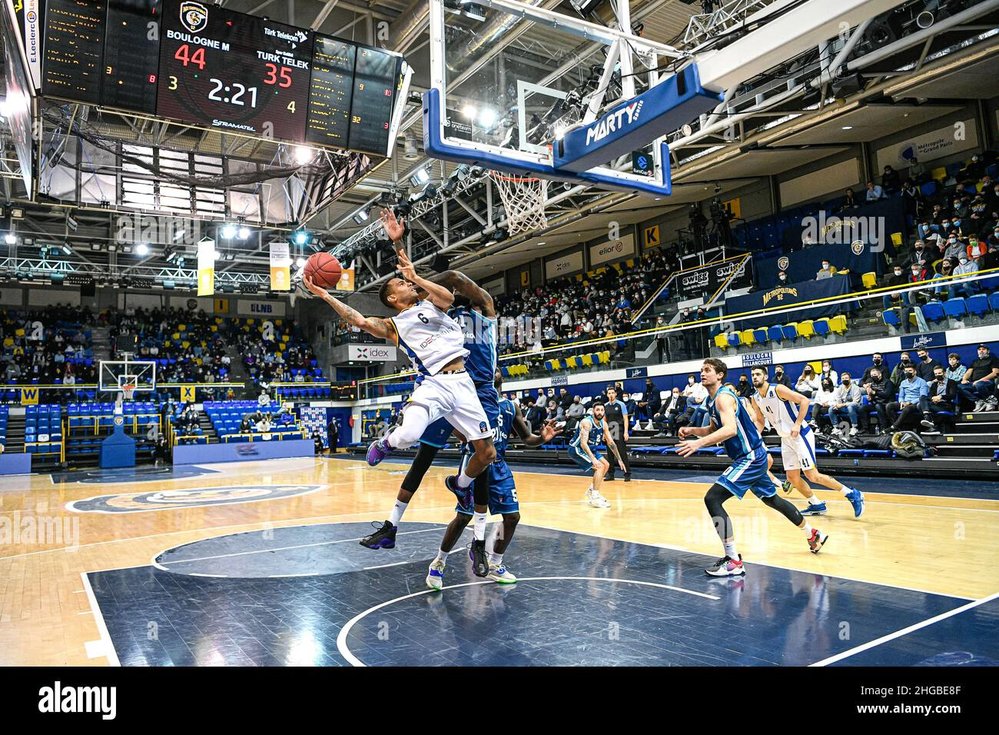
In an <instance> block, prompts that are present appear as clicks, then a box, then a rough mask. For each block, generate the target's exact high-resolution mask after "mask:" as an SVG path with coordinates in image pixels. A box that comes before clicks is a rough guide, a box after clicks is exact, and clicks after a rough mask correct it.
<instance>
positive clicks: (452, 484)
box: [444, 475, 472, 508]
mask: <svg viewBox="0 0 999 735" xmlns="http://www.w3.org/2000/svg"><path fill="white" fill-rule="evenodd" d="M444 487H446V488H447V489H448V490H450V491H451V492H452V493H454V496H455V497H456V498H458V504H459V505H460V506H461V507H462V508H471V507H472V486H471V485H469V486H468V487H466V488H460V487H458V476H457V475H448V476H447V477H445V478H444Z"/></svg>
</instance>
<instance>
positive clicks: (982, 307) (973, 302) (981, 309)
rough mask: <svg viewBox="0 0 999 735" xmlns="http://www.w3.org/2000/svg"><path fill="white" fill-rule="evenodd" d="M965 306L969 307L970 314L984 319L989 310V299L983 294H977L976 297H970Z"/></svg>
mask: <svg viewBox="0 0 999 735" xmlns="http://www.w3.org/2000/svg"><path fill="white" fill-rule="evenodd" d="M965 306H967V308H968V313H969V314H973V315H974V316H977V317H983V316H985V313H986V312H987V311H988V310H989V297H988V295H986V294H983V293H979V294H975V295H974V296H970V297H968V299H967V301H966V302H965Z"/></svg>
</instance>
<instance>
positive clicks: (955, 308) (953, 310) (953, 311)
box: [944, 297, 968, 319]
mask: <svg viewBox="0 0 999 735" xmlns="http://www.w3.org/2000/svg"><path fill="white" fill-rule="evenodd" d="M944 313H945V314H946V315H947V316H949V317H952V318H954V319H960V318H961V317H962V316H965V315H966V314H967V313H968V309H967V306H966V305H965V301H964V299H963V298H961V297H958V298H956V299H949V300H948V301H945V302H944Z"/></svg>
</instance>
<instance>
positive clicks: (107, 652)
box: [80, 572, 121, 666]
mask: <svg viewBox="0 0 999 735" xmlns="http://www.w3.org/2000/svg"><path fill="white" fill-rule="evenodd" d="M87 574H88V573H87V572H80V577H81V578H82V579H83V589H84V591H86V593H87V599H88V600H89V601H90V611H91V612H92V613H93V615H94V621H95V622H96V623H97V630H99V631H100V634H101V640H100V641H99V642H98V641H88V642H86V643H84V648H85V650H86V651H87V658H97V657H98V656H104V657H105V658H106V659H107V660H108V663H109V664H110V665H111V666H121V661H119V660H118V653H117V652H116V651H115V650H114V644H113V643H112V642H111V634H110V633H109V632H108V626H107V623H105V622H104V614H103V613H102V612H101V606H100V605H99V604H97V596H96V595H95V594H94V588H93V587H91V586H90V580H89V579H88V578H87ZM97 643H100V645H99V646H98V645H95V644H97ZM92 654H93V655H92Z"/></svg>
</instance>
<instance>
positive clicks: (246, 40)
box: [156, 0, 312, 141]
mask: <svg viewBox="0 0 999 735" xmlns="http://www.w3.org/2000/svg"><path fill="white" fill-rule="evenodd" d="M311 61H312V33H311V32H309V31H304V30H302V29H299V28H293V27H292V26H287V25H284V24H283V23H276V22H274V21H271V20H265V19H264V18H258V17H256V16H252V15H244V14H242V13H234V12H232V11H229V10H225V9H224V8H219V7H217V6H214V5H207V4H204V3H196V2H189V1H188V0H166V1H165V2H164V3H163V20H162V24H161V33H160V71H159V84H158V87H159V90H158V92H157V105H156V113H157V114H158V115H160V116H162V117H172V118H175V119H177V120H180V121H182V122H188V123H192V124H194V125H200V126H204V127H206V128H215V129H219V130H227V131H234V132H240V133H248V134H250V135H257V136H261V137H264V138H276V139H282V140H293V141H301V140H304V139H305V117H306V114H307V108H308V102H309V76H310V74H309V66H310V63H311Z"/></svg>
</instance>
